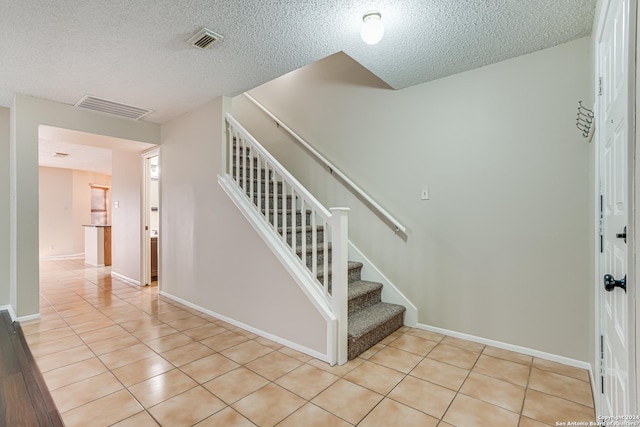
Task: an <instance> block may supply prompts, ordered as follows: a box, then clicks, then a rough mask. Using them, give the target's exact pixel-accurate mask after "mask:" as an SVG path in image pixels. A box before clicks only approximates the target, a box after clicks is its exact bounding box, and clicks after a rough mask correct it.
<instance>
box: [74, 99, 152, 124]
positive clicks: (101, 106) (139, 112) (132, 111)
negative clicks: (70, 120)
mask: <svg viewBox="0 0 640 427" xmlns="http://www.w3.org/2000/svg"><path fill="white" fill-rule="evenodd" d="M75 106H76V107H82V108H88V109H89V110H94V111H100V112H103V113H108V114H113V115H115V116H120V117H126V118H127V119H133V120H140V119H141V118H143V117H144V116H146V115H147V114H149V113H152V112H153V110H149V109H148V108H142V107H136V106H134V105H127V104H122V103H120V102H115V101H110V100H108V99H104V98H97V97H95V96H91V95H85V96H84V97H83V98H82V99H81V100H80V101H78V102H76V104H75Z"/></svg>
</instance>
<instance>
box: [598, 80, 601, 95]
mask: <svg viewBox="0 0 640 427" xmlns="http://www.w3.org/2000/svg"><path fill="white" fill-rule="evenodd" d="M598 95H602V77H598Z"/></svg>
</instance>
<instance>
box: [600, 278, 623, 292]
mask: <svg viewBox="0 0 640 427" xmlns="http://www.w3.org/2000/svg"><path fill="white" fill-rule="evenodd" d="M615 288H622V289H624V292H625V293H627V276H626V275H625V276H624V278H623V279H622V280H616V279H614V278H613V276H612V275H610V274H605V275H604V290H605V291H607V292H613V290H614V289H615Z"/></svg>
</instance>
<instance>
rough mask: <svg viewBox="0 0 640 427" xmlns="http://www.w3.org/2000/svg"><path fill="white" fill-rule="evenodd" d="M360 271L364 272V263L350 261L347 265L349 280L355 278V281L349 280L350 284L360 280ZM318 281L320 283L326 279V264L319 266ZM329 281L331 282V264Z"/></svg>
mask: <svg viewBox="0 0 640 427" xmlns="http://www.w3.org/2000/svg"><path fill="white" fill-rule="evenodd" d="M360 270H362V263H361V262H355V261H349V262H348V263H347V278H350V277H355V278H354V279H353V280H349V283H352V282H355V281H357V280H360ZM317 277H318V280H319V281H320V282H322V281H323V279H324V264H320V265H318V276H317ZM329 281H331V264H329Z"/></svg>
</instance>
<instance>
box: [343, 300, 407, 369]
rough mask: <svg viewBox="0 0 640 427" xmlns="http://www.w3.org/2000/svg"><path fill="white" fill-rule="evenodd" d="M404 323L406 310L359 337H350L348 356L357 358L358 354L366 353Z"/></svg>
mask: <svg viewBox="0 0 640 427" xmlns="http://www.w3.org/2000/svg"><path fill="white" fill-rule="evenodd" d="M403 324H404V312H403V313H399V314H397V315H396V316H394V317H392V318H390V319H389V320H387V321H386V322H385V323H383V324H382V325H380V326H379V327H377V328H375V329H374V330H373V331H371V332H369V333H367V334H365V335H363V336H361V337H360V338H358V339H353V338H351V337H349V339H348V345H347V347H348V350H347V358H348V359H349V360H352V359H355V358H356V357H358V355H360V354H362V353H364V352H365V351H367V350H368V349H370V348H371V347H373V346H374V345H376V344H377V343H379V342H380V341H382V340H383V339H385V338H386V337H388V336H389V335H391V334H392V333H393V332H395V331H397V330H398V329H400V328H401V327H402V325H403Z"/></svg>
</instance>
